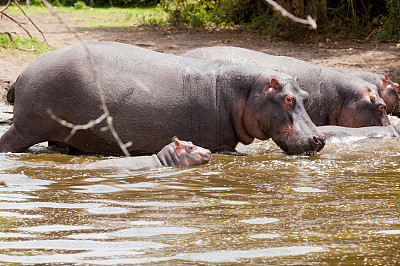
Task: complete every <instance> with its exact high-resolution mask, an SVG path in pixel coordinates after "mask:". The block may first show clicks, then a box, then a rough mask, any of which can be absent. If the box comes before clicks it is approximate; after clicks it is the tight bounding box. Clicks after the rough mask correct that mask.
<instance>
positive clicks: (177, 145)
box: [172, 136, 182, 147]
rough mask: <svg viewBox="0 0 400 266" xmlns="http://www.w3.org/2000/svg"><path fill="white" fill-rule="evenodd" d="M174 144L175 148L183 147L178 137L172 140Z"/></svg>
mask: <svg viewBox="0 0 400 266" xmlns="http://www.w3.org/2000/svg"><path fill="white" fill-rule="evenodd" d="M172 142H173V143H174V144H175V147H179V146H182V145H181V143H180V142H179V139H178V138H177V137H176V136H174V137H173V138H172Z"/></svg>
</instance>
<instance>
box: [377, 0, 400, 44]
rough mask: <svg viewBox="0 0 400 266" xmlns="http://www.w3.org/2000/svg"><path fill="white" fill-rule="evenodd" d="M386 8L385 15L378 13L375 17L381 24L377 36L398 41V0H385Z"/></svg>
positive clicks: (399, 14)
mask: <svg viewBox="0 0 400 266" xmlns="http://www.w3.org/2000/svg"><path fill="white" fill-rule="evenodd" d="M386 9H387V11H388V12H387V15H380V16H379V18H378V19H377V21H379V22H380V24H381V27H380V30H379V31H378V33H377V37H378V39H379V40H394V41H397V42H400V0H391V1H390V0H387V1H386Z"/></svg>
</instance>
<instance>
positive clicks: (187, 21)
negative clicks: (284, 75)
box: [158, 0, 266, 27]
mask: <svg viewBox="0 0 400 266" xmlns="http://www.w3.org/2000/svg"><path fill="white" fill-rule="evenodd" d="M252 2H253V3H252ZM250 3H251V4H250ZM254 3H255V4H254ZM158 7H159V8H160V9H161V10H162V11H163V12H165V13H166V14H167V22H168V23H171V24H172V25H190V26H195V27H205V26H214V25H221V26H227V25H240V24H244V23H248V22H250V21H251V19H252V18H253V17H255V16H257V15H260V14H262V13H263V12H264V10H265V8H266V4H265V3H264V1H262V0H256V1H252V0H219V1H214V0H199V1H191V0H161V2H160V4H159V5H158Z"/></svg>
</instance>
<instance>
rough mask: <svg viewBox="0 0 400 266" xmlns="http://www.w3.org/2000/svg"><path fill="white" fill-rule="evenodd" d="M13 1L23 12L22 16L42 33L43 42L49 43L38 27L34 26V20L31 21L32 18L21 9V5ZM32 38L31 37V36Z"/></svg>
mask: <svg viewBox="0 0 400 266" xmlns="http://www.w3.org/2000/svg"><path fill="white" fill-rule="evenodd" d="M14 3H15V4H16V5H17V7H18V8H19V9H20V10H21V12H22V13H23V14H24V16H25V17H26V18H27V19H28V20H29V21H30V22H31V23H32V25H33V26H34V27H35V28H36V29H37V30H38V31H39V32H40V34H42V37H43V40H44V41H45V43H46V44H47V45H48V46H50V45H49V43H48V42H47V40H46V37H44V34H43V32H42V31H41V30H40V29H39V27H38V26H36V24H35V22H33V20H32V19H31V18H30V17H29V16H28V15H27V14H26V13H25V11H24V10H23V9H22V7H21V6H20V5H19V4H18V2H17V0H14ZM31 38H32V37H31Z"/></svg>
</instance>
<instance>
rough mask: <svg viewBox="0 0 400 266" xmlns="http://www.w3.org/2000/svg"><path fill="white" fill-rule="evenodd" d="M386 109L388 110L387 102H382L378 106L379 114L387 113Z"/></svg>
mask: <svg viewBox="0 0 400 266" xmlns="http://www.w3.org/2000/svg"><path fill="white" fill-rule="evenodd" d="M385 111H386V105H385V104H380V105H378V107H377V108H376V112H377V113H378V115H383V114H384V113H385Z"/></svg>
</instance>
